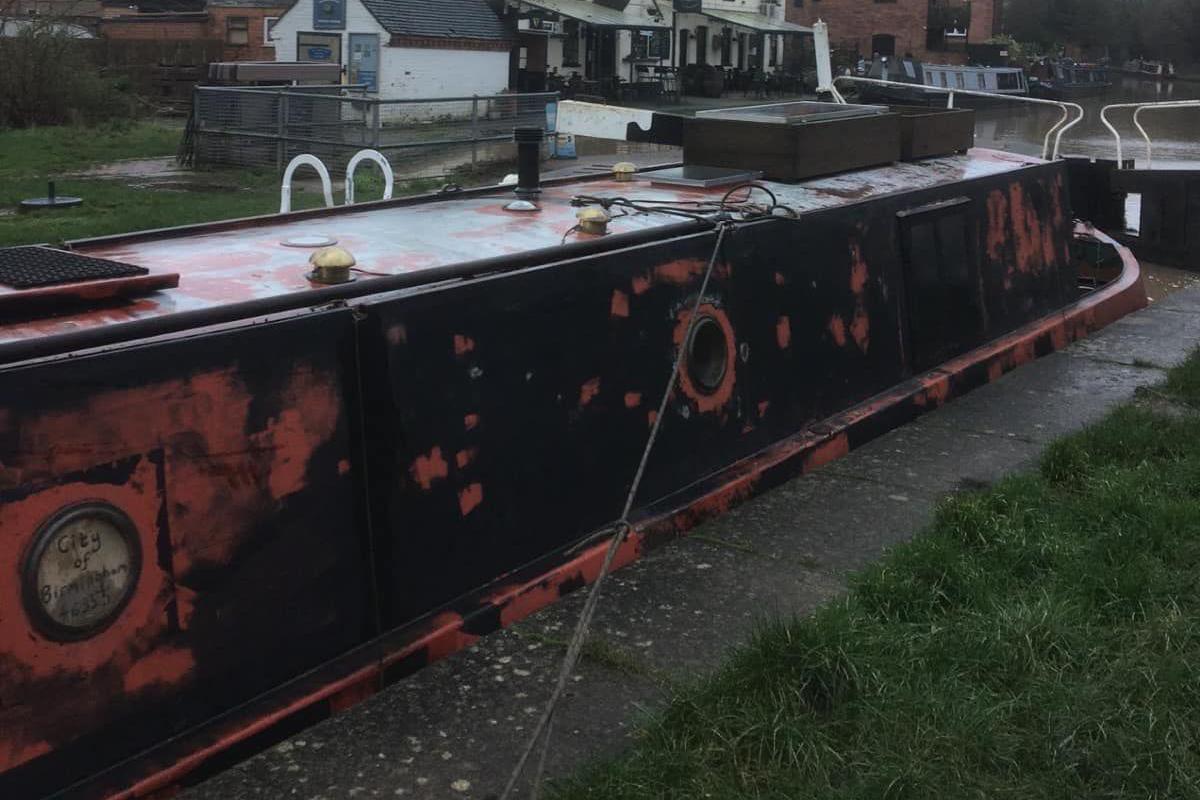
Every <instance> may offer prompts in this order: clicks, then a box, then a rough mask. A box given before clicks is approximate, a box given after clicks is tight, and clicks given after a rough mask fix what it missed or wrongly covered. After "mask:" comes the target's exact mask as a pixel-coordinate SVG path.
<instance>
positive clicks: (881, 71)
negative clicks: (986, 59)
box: [857, 58, 1029, 108]
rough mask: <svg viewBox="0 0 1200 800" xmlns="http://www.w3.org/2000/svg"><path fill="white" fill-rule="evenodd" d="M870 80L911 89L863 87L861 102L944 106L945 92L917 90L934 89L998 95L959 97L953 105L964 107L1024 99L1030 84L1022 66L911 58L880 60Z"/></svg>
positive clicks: (977, 106) (873, 66) (858, 87)
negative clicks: (931, 61) (996, 65)
mask: <svg viewBox="0 0 1200 800" xmlns="http://www.w3.org/2000/svg"><path fill="white" fill-rule="evenodd" d="M866 77H868V78H872V79H875V80H884V81H896V82H899V83H906V84H910V86H880V85H878V84H861V85H859V86H857V90H858V96H859V99H860V100H861V101H862V102H864V103H891V104H898V105H928V106H944V105H945V104H946V94H945V93H944V92H927V91H922V90H921V89H919V88H917V87H920V86H933V87H936V88H939V89H965V90H968V91H972V92H987V93H989V94H994V95H998V96H999V97H997V98H995V99H992V98H987V97H978V96H975V95H957V96H956V97H955V98H954V104H955V105H956V106H959V107H962V108H982V107H986V106H989V105H992V104H994V103H996V102H1002V100H1001V97H1025V96H1026V95H1028V94H1029V84H1028V82H1027V81H1026V79H1025V70H1023V69H1021V68H1020V67H984V66H978V65H955V64H923V63H921V62H920V61H916V60H914V59H911V58H904V59H900V60H899V61H897V62H894V63H893V62H891V61H889V60H888V59H886V58H885V59H881V60H880V62H879V63H878V64H873V65H872V66H871V68H870V70H868V72H867V76H866Z"/></svg>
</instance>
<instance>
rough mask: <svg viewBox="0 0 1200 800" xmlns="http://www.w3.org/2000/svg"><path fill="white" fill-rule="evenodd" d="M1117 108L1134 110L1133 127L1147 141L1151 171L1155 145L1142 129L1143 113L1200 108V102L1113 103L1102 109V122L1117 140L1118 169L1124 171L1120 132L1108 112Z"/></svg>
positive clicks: (1147, 165) (1147, 155) (1147, 162)
mask: <svg viewBox="0 0 1200 800" xmlns="http://www.w3.org/2000/svg"><path fill="white" fill-rule="evenodd" d="M1117 108H1132V109H1134V111H1133V127H1135V128H1137V130H1138V133H1140V134H1141V135H1142V138H1143V139H1145V140H1146V168H1147V169H1150V168H1151V167H1153V165H1154V151H1153V145H1152V143H1151V141H1150V134H1148V133H1147V132H1146V129H1145V128H1143V127H1142V122H1141V120H1140V119H1139V117H1141V115H1142V112H1143V111H1167V110H1169V109H1173V108H1200V100H1161V101H1157V102H1150V103H1113V104H1111V105H1107V106H1105V107H1104V108H1102V109H1100V121H1101V122H1102V123H1104V127H1106V128H1108V132H1109V133H1111V134H1112V135H1113V138H1114V139H1116V140H1117V169H1122V168H1123V167H1122V164H1123V162H1124V161H1125V152H1124V149H1123V146H1122V143H1121V134H1120V132H1119V131H1118V130H1117V129H1116V128H1115V127H1113V124H1112V122H1111V121H1110V120H1109V118H1108V112H1109V111H1112V110H1113V109H1117Z"/></svg>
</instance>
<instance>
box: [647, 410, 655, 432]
mask: <svg viewBox="0 0 1200 800" xmlns="http://www.w3.org/2000/svg"><path fill="white" fill-rule="evenodd" d="M657 420H658V412H657V411H648V412H646V422H647V423H648V424H649V425H650V427H652V428H653V427H654V423H655V422H656V421H657Z"/></svg>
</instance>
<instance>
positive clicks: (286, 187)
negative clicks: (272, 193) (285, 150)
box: [279, 153, 333, 214]
mask: <svg viewBox="0 0 1200 800" xmlns="http://www.w3.org/2000/svg"><path fill="white" fill-rule="evenodd" d="M304 164H308V165H309V166H310V167H312V168H313V169H315V170H316V171H317V174H318V175H320V176H321V191H322V192H323V193H324V194H325V207H326V208H333V182H332V181H331V180H330V179H329V170H327V169H325V165H324V164H323V163H322V162H321V159H319V158H317V157H316V156H314V155H311V154H309V153H301V154H300V155H298V156H296V157H295V158H293V159H292V160H291V161H289V162H288V165H287V169H285V170H284V171H283V183H281V184H280V185H279V213H280V214H286V213H288V212H289V211H291V210H292V173H294V172H295V171H296V168H297V167H300V166H303V165H304Z"/></svg>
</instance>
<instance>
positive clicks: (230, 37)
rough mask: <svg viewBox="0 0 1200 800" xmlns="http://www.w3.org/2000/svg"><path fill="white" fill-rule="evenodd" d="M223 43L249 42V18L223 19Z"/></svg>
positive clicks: (241, 43) (237, 43)
mask: <svg viewBox="0 0 1200 800" xmlns="http://www.w3.org/2000/svg"><path fill="white" fill-rule="evenodd" d="M225 44H234V45H239V44H240V45H245V44H250V18H249V17H228V18H226V20H225Z"/></svg>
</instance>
